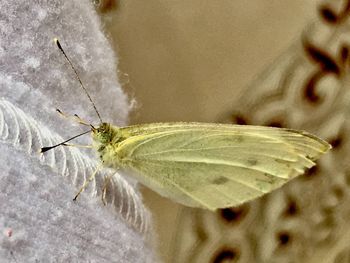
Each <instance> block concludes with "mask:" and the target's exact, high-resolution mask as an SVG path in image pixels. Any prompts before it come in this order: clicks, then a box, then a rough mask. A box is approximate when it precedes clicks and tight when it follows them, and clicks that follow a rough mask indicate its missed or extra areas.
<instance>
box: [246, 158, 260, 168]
mask: <svg viewBox="0 0 350 263" xmlns="http://www.w3.org/2000/svg"><path fill="white" fill-rule="evenodd" d="M257 163H258V160H257V159H253V158H250V159H248V164H249V165H250V166H254V165H257Z"/></svg>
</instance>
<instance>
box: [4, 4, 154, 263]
mask: <svg viewBox="0 0 350 263" xmlns="http://www.w3.org/2000/svg"><path fill="white" fill-rule="evenodd" d="M55 37H57V38H59V39H60V42H61V44H62V46H63V47H64V49H65V51H66V52H67V54H68V56H69V57H70V59H71V60H72V62H73V64H74V65H75V67H76V68H77V70H78V72H79V75H80V77H81V79H82V80H83V82H84V84H85V86H86V88H87V89H88V90H89V92H90V94H91V96H92V97H93V100H94V102H95V104H96V106H97V108H98V109H100V111H101V112H100V113H101V115H102V119H103V121H106V122H111V123H114V124H116V125H123V124H125V123H126V121H127V114H128V111H129V105H128V102H127V97H126V96H125V95H124V94H123V92H122V90H121V88H120V86H119V84H118V80H117V78H116V66H115V65H116V62H115V60H116V57H115V55H114V53H113V51H112V49H111V47H110V45H109V43H108V41H107V39H106V37H105V36H104V34H103V32H102V31H101V24H100V21H99V18H98V16H97V15H96V13H95V10H94V8H93V5H92V3H91V2H90V1H88V0H85V1H81V0H74V1H64V0H57V1H40V0H39V1H23V0H12V1H10V0H2V1H1V2H0V152H1V155H0V259H1V260H0V262H16V261H17V262H64V261H65V262H154V256H153V253H152V250H151V248H150V247H149V245H148V242H147V241H149V240H151V239H152V235H151V233H150V227H149V225H150V222H149V221H150V217H149V213H148V211H147V210H146V209H145V208H144V207H143V204H142V201H141V197H140V195H139V193H138V192H137V190H135V183H134V182H132V181H131V180H128V181H126V180H125V179H124V178H123V177H121V176H120V175H118V174H114V175H113V176H112V181H111V182H110V185H109V188H108V195H107V199H106V200H107V206H103V204H102V202H101V198H100V196H101V188H102V184H103V183H104V181H103V176H104V175H106V174H108V173H109V174H111V171H107V170H105V171H103V172H101V173H99V174H98V175H97V178H96V179H97V180H96V181H94V182H93V183H91V185H90V186H89V188H88V189H87V190H86V191H85V192H84V193H83V194H82V195H81V196H80V197H79V199H78V201H77V202H73V201H72V197H74V195H75V193H76V191H77V188H78V187H79V186H80V185H81V184H82V183H83V181H84V180H85V179H86V178H87V177H88V176H89V175H91V173H92V171H93V169H94V167H95V166H96V159H94V156H93V154H91V153H90V151H86V152H84V153H82V152H81V151H80V150H78V149H76V148H69V147H60V148H57V149H55V150H53V151H51V152H48V153H46V154H44V155H40V154H38V152H37V151H38V150H39V149H40V147H42V146H48V145H51V144H52V143H55V142H59V141H61V140H62V138H65V139H66V138H70V137H72V136H73V135H76V134H78V133H79V132H81V131H84V130H86V127H81V126H79V125H77V124H72V122H71V121H68V120H66V119H63V118H60V116H59V115H58V114H57V113H56V111H55V109H56V108H59V109H61V110H62V111H65V112H67V113H71V114H74V113H76V114H78V115H79V116H80V117H81V118H83V119H85V120H87V121H88V122H91V123H92V124H98V118H97V116H96V113H95V112H94V110H93V108H92V106H91V104H90V102H89V100H88V99H87V97H86V96H85V94H84V92H83V91H82V89H81V88H80V87H79V82H78V81H77V79H76V78H75V76H74V73H73V71H72V70H71V68H70V67H69V65H68V64H67V61H66V60H65V59H64V57H63V55H62V53H61V52H60V51H59V50H58V48H57V47H56V46H55V44H54V43H53V39H54V38H55ZM89 140H90V137H89V136H88V135H87V136H85V137H83V138H81V139H80V140H77V141H74V142H75V143H89ZM94 160H95V161H94Z"/></svg>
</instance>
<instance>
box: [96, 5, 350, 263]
mask: <svg viewBox="0 0 350 263" xmlns="http://www.w3.org/2000/svg"><path fill="white" fill-rule="evenodd" d="M118 3H119V5H120V6H118V4H117V5H114V6H109V8H111V9H108V5H106V6H107V9H105V10H103V11H104V12H103V16H104V18H105V19H106V21H107V24H108V21H109V23H111V21H116V22H120V23H121V24H122V25H125V24H123V21H124V20H123V19H126V20H127V18H125V16H123V12H126V10H127V7H125V6H124V5H125V4H123V2H122V1H120V2H118ZM236 4H237V3H236ZM263 4H266V5H268V4H267V1H263V3H262V5H263ZM274 4H275V5H277V3H274ZM300 4H304V2H301V3H299V5H300ZM286 5H287V4H286ZM290 5H292V4H290ZM305 5H306V3H305ZM314 6H315V8H316V9H315V8H314V9H313V10H312V11H313V13H312V14H313V16H311V18H310V19H308V20H307V21H308V23H305V24H304V26H303V28H304V29H303V30H302V32H300V31H299V34H297V37H294V39H293V40H292V41H289V48H288V49H287V50H285V51H284V52H282V54H281V55H279V56H278V57H277V59H276V60H275V61H273V62H272V63H270V66H268V67H266V66H265V69H264V70H263V71H262V73H261V74H259V76H258V77H257V78H256V79H255V81H253V82H252V84H250V85H248V86H246V88H244V89H241V91H242V90H243V92H239V91H238V89H239V88H237V89H236V91H235V92H234V93H232V92H231V91H229V89H227V90H226V96H227V97H230V96H231V95H232V94H234V95H233V96H232V100H231V106H229V107H228V106H227V103H225V102H223V103H222V105H220V106H222V107H221V108H220V111H221V114H217V115H216V117H215V118H213V116H212V115H211V116H210V117H208V115H205V114H206V110H204V108H206V107H204V108H203V114H204V117H203V118H199V120H202V121H203V120H204V121H212V122H214V121H216V122H231V123H239V124H259V125H271V126H278V127H290V128H294V129H303V130H307V131H309V132H312V133H314V134H317V135H319V136H320V137H322V138H324V139H326V140H327V141H329V142H330V143H331V144H332V145H333V147H334V149H333V150H332V151H331V152H330V153H328V154H327V155H326V156H324V157H323V158H322V159H321V160H320V161H319V162H318V165H317V166H316V167H315V168H313V169H311V170H310V171H309V172H308V173H307V174H305V175H304V176H301V177H300V178H298V179H296V180H294V181H292V182H291V183H289V184H287V185H286V186H284V187H283V188H282V189H280V190H277V191H275V192H273V193H272V194H269V195H267V196H264V197H263V198H261V199H259V200H255V201H253V202H249V203H247V204H245V205H243V206H241V207H238V208H232V209H224V210H221V211H218V212H217V213H211V212H207V211H203V210H195V209H189V208H179V207H177V208H176V209H177V210H176V212H174V209H173V210H172V208H171V207H170V208H169V203H167V201H165V203H164V202H163V203H162V202H161V203H160V205H158V206H157V205H154V204H150V207H151V208H152V209H153V210H154V213H155V215H154V217H155V220H156V222H158V225H160V226H158V227H159V228H160V229H163V230H162V231H163V232H160V240H163V242H164V240H167V241H168V242H165V243H167V246H165V245H164V244H163V245H162V244H161V245H160V248H161V250H162V249H164V248H166V249H165V250H166V251H161V254H163V256H164V254H166V256H164V257H165V258H166V259H167V260H166V262H191V263H192V262H215V263H218V262H337V263H340V262H344V263H345V262H350V247H349V241H350V230H349V227H348V226H349V223H348V222H349V219H350V213H349V212H350V210H349V208H348V203H349V201H350V195H349V186H350V166H349V164H348V163H349V161H348V158H347V157H348V156H349V150H350V145H349V137H348V134H349V129H350V126H349V120H348V119H349V118H348V114H349V112H350V107H349V106H350V105H349V104H350V97H349V96H350V92H349V87H348V85H349V84H350V83H349V76H350V75H349V66H350V34H349V33H350V27H349V26H350V21H349V14H350V1H334V0H333V1H318V2H317V4H315V5H314ZM152 7H153V6H152V5H151V8H152ZM118 8H119V9H118ZM301 8H303V7H301ZM305 8H306V7H305ZM286 9H288V6H286ZM108 10H112V11H108ZM116 10H117V11H116ZM118 10H119V11H118ZM109 12H110V13H109ZM113 12H114V13H116V14H115V15H116V16H117V18H116V19H115V20H113V19H112V18H111V17H113V15H111V14H113ZM118 12H119V13H118ZM146 12H147V11H146ZM184 12H188V10H184ZM281 12H282V11H281ZM108 13H109V14H108ZM135 13H137V10H135ZM235 15H236V14H235ZM294 15H295V16H298V14H294ZM238 16H239V15H238ZM247 16H249V14H247ZM111 19H112V20H111ZM140 19H141V18H140ZM208 20H210V17H209V18H208ZM266 20H268V18H266ZM127 21H129V22H130V21H132V19H130V20H127ZM262 21H264V20H262ZM164 23H166V22H164ZM281 23H282V24H283V23H284V22H282V21H281ZM208 24H210V23H209V22H208ZM110 25H111V24H110ZM205 26H207V27H210V25H203V27H205ZM120 27H121V26H120V25H119V28H118V25H113V26H112V29H109V30H110V32H111V38H112V39H114V40H115V41H116V42H117V43H116V46H118V47H117V49H118V50H119V54H120V57H121V68H122V70H123V67H124V71H125V72H127V73H128V74H129V73H130V75H129V76H128V83H127V85H126V86H129V87H128V88H129V89H130V86H131V90H132V92H131V94H132V95H134V93H135V94H136V99H137V100H138V101H140V103H144V104H146V105H147V100H152V99H154V96H155V95H152V92H153V91H154V90H152V88H151V87H149V88H150V90H151V91H149V93H150V95H149V98H144V97H143V96H139V97H138V96H137V94H138V91H137V89H138V87H139V86H138V84H139V83H141V82H142V77H140V76H137V74H136V73H133V69H132V66H130V65H133V64H132V63H129V62H130V61H129V60H130V57H131V55H130V56H128V55H125V54H124V53H123V52H135V53H137V52H138V50H133V49H131V50H130V49H129V50H128V51H126V49H125V48H124V49H123V47H124V46H125V42H123V40H121V35H123V34H122V33H123V30H122V29H120ZM282 27H283V26H282ZM113 28H114V30H113ZM115 28H117V29H115ZM131 28H133V26H132V25H131ZM143 29H144V28H143ZM286 30H288V29H286ZM146 33H148V32H145V34H146ZM173 33H174V34H175V33H178V32H173ZM118 34H119V35H118ZM135 34H137V32H135ZM286 35H287V34H286ZM193 37H196V35H193ZM267 37H271V36H270V35H268V36H267ZM286 37H287V36H286ZM118 41H119V43H118ZM160 43H163V42H162V41H160ZM146 44H149V43H148V42H146ZM255 44H256V45H259V44H260V43H255ZM159 45H161V44H159ZM261 45H262V44H261ZM132 47H134V46H132ZM186 47H187V46H186ZM145 48H150V47H147V46H145ZM158 48H160V49H161V48H162V47H161V46H159V47H158ZM184 52H185V51H184ZM189 52H191V50H190V51H189ZM208 52H210V51H208ZM213 52H215V51H213ZM223 52H225V50H224V51H223ZM276 52H278V48H276ZM279 53H281V52H278V53H277V54H275V55H276V56H277V55H278V54H279ZM133 55H134V54H133ZM162 56H164V53H162V52H161V51H160V57H162ZM203 56H204V55H203ZM123 58H124V59H125V60H126V61H124V62H123ZM147 59H149V61H152V59H151V58H148V57H146V58H145V61H142V63H145V64H147V63H151V62H149V61H148V60H147ZM153 59H154V58H153ZM156 60H157V58H156ZM159 60H160V59H159ZM153 61H154V60H153ZM256 61H257V63H259V56H257V57H256ZM168 62H169V63H170V64H173V63H177V62H178V61H174V60H173V58H169V61H168ZM128 63H129V64H128ZM180 66H181V65H180ZM233 67H234V66H233ZM167 69H168V68H164V71H166V70H167ZM145 71H146V73H149V71H147V69H145ZM184 71H185V69H184ZM233 71H234V70H233ZM236 72H237V71H236ZM191 73H193V70H192V71H191ZM150 74H151V73H150ZM154 74H156V73H154ZM212 74H214V73H212ZM214 78H215V76H214ZM143 80H144V81H146V82H147V77H144V79H143ZM170 80H172V77H171V76H169V82H170ZM214 82H215V81H214ZM185 83H186V84H188V83H187V82H185ZM195 83H196V82H195V81H194V82H193V84H195ZM157 84H158V85H159V83H157ZM226 84H227V83H226ZM231 84H232V83H228V85H227V86H230V85H231ZM169 85H170V84H169ZM223 85H225V83H223ZM140 86H141V85H140ZM211 86H212V87H213V88H212V89H211V92H212V94H213V97H215V96H216V94H215V92H216V91H217V92H219V88H220V87H219V86H220V85H217V86H218V87H217V86H215V85H214V84H213V83H211ZM232 86H235V85H234V84H233V85H232ZM216 87H217V90H215V88H216ZM162 88H163V89H167V86H166V85H164V86H163V87H162ZM187 88H188V89H190V88H192V90H195V89H197V90H198V91H197V92H198V94H202V92H204V91H202V90H201V87H198V86H197V87H196V88H193V87H191V86H188V87H187ZM158 92H162V90H160V89H159V91H158ZM165 92H167V91H165ZM184 92H188V91H184ZM139 94H140V93H139ZM161 94H162V93H161ZM186 94H187V95H189V94H188V93H186ZM194 94H195V93H194ZM197 97H199V98H200V99H201V100H202V102H201V103H202V104H201V103H198V101H197V100H196V98H197ZM209 97H210V95H207V98H208V100H209ZM176 98H178V97H177V96H175V95H174V99H175V100H176ZM205 98H206V97H205V96H203V95H198V96H196V97H195V98H193V97H192V98H191V99H192V100H193V103H194V104H195V105H197V106H198V107H197V109H202V108H201V107H200V105H202V106H203V105H206V102H205V101H206V100H205ZM165 100H166V97H165ZM174 104H176V103H174ZM179 104H181V102H179ZM170 105H173V104H170ZM216 105H218V103H217V104H216ZM143 106H144V105H142V107H143ZM142 107H140V108H139V109H138V110H139V111H141V112H142V110H143V108H142ZM209 108H210V107H209ZM167 110H168V111H169V109H164V111H165V112H167ZM170 111H171V110H170ZM179 111H181V109H180V110H179ZM181 113H182V112H181ZM191 114H192V115H191ZM142 116H144V117H142ZM160 116H164V115H160ZM160 116H159V115H157V114H148V115H147V114H144V115H142V114H141V117H140V114H139V115H136V117H135V118H134V121H135V122H136V121H137V122H140V121H149V120H150V119H153V121H157V120H163V119H162V117H160ZM169 116H170V119H167V120H179V119H177V118H176V117H173V115H172V113H170V114H169ZM180 116H181V117H178V118H181V119H182V120H188V119H190V117H188V116H197V118H198V116H199V115H198V114H197V115H196V113H195V112H194V111H192V112H189V115H184V114H183V113H182V115H181V114H180ZM197 120H198V119H197ZM163 121H164V120H163ZM147 200H150V201H151V202H152V201H154V198H150V199H146V201H147ZM166 209H167V210H166ZM157 213H158V214H157ZM167 213H169V216H168V217H166V216H165V215H164V214H167ZM170 217H171V218H172V219H173V221H171V222H167V221H165V220H164V218H168V219H169V218H170ZM157 220H158V221H157ZM164 225H165V226H164ZM164 228H166V229H167V231H164ZM164 233H165V234H164ZM164 235H168V236H171V237H170V238H168V239H165V238H164Z"/></svg>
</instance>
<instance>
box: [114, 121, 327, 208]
mask: <svg viewBox="0 0 350 263" xmlns="http://www.w3.org/2000/svg"><path fill="white" fill-rule="evenodd" d="M122 129H123V130H124V132H125V133H128V134H129V137H128V138H127V139H126V140H124V141H123V142H122V143H121V144H120V145H119V147H118V150H117V151H118V155H119V156H122V157H121V162H122V163H123V165H124V166H127V167H129V168H131V170H132V171H134V173H133V174H134V176H136V177H137V179H138V180H139V181H140V182H141V183H143V184H144V185H146V186H148V187H149V188H151V189H153V190H154V191H156V192H158V193H159V194H161V195H163V196H166V197H169V198H171V199H173V200H174V201H177V202H179V203H182V204H184V205H187V206H193V207H202V208H207V209H210V210H215V209H217V208H225V207H231V206H237V205H239V204H242V203H244V202H246V201H248V200H251V199H254V198H256V197H259V196H261V195H263V194H265V193H268V192H270V191H272V190H274V189H276V188H278V187H280V186H282V185H283V184H284V183H286V182H287V181H289V180H290V179H292V178H294V177H295V176H297V175H299V174H302V173H303V172H304V171H305V169H306V168H310V167H312V166H314V165H315V163H314V160H316V159H318V158H319V156H320V155H321V154H322V153H324V152H326V151H327V150H328V149H329V148H330V145H329V144H328V143H326V142H325V141H323V140H321V139H319V138H317V137H316V136H313V135H311V134H309V133H306V132H300V131H295V130H289V129H278V128H271V127H260V126H245V125H244V126H243V125H217V124H202V123H163V124H147V125H138V126H130V127H125V128H122Z"/></svg>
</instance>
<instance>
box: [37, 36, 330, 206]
mask: <svg viewBox="0 0 350 263" xmlns="http://www.w3.org/2000/svg"><path fill="white" fill-rule="evenodd" d="M56 43H57V44H58V46H59V48H60V49H61V51H62V52H63V54H64V55H65V53H64V51H63V49H62V47H61V46H60V44H59V42H58V41H56ZM65 57H66V58H67V60H68V61H69V59H68V57H67V56H66V55H65ZM69 63H70V65H71V66H72V64H71V62H70V61H69ZM72 67H73V66H72ZM73 70H74V71H75V69H74V67H73ZM77 77H78V79H79V76H77ZM79 81H80V79H79ZM80 82H81V81H80ZM82 87H83V89H84V90H85V92H87V91H86V89H85V88H84V86H82ZM89 98H90V96H89ZM90 100H91V99H90ZM91 102H92V101H91ZM92 103H93V102H92ZM94 108H95V109H96V107H95V105H94ZM96 112H97V111H96ZM97 114H98V112H97ZM98 116H99V118H100V115H99V114H98ZM100 120H101V118H100ZM89 132H90V131H89ZM91 132H92V138H93V148H95V149H96V150H97V152H98V153H99V156H100V158H101V160H102V163H103V165H105V166H107V167H113V168H118V169H125V170H127V171H128V172H129V174H131V175H132V176H134V177H136V179H137V180H138V181H139V182H141V183H142V184H144V185H145V186H147V187H149V188H151V189H152V190H154V191H155V192H157V193H159V194H160V195H162V196H165V197H168V198H170V199H172V200H173V201H175V202H178V203H181V204H183V205H186V206H191V207H200V208H206V209H209V210H216V209H218V208H226V207H232V206H238V205H240V204H242V203H244V202H247V201H249V200H252V199H254V198H257V197H260V196H262V195H263V194H266V193H269V192H271V191H272V190H274V189H276V188H278V187H280V186H282V185H283V184H285V183H286V182H288V181H289V180H291V179H292V178H294V177H296V176H297V175H300V174H303V173H304V171H305V170H306V169H308V168H311V167H312V166H314V165H315V160H317V159H318V158H319V157H320V156H321V155H322V154H323V153H325V152H327V151H328V150H329V149H330V148H331V146H330V145H329V144H328V143H327V142H325V141H323V140H322V139H320V138H318V137H316V136H314V135H312V134H310V133H307V132H304V131H297V130H291V129H283V128H272V127H263V126H250V125H229V124H211V123H184V122H179V123H153V124H142V125H134V126H128V127H121V128H120V127H116V126H112V125H111V124H108V123H102V121H101V124H100V126H99V127H98V128H94V127H92V129H91ZM74 138H75V137H74ZM70 140H71V139H70ZM67 141H69V140H67ZM67 141H65V142H63V143H61V144H59V145H64V144H65V143H66V142H67ZM56 146H57V145H56ZM53 147H55V146H53ZM53 147H46V148H43V151H46V150H49V149H52V148H53ZM92 177H93V176H92ZM84 187H85V186H83V187H82V189H81V190H80V192H81V191H82V190H83V188H84ZM80 192H79V193H80Z"/></svg>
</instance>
